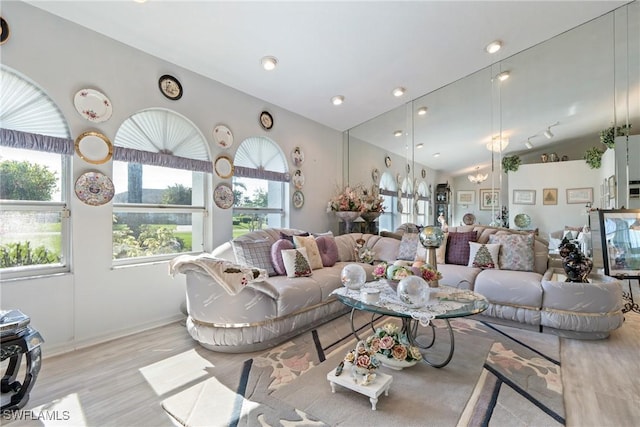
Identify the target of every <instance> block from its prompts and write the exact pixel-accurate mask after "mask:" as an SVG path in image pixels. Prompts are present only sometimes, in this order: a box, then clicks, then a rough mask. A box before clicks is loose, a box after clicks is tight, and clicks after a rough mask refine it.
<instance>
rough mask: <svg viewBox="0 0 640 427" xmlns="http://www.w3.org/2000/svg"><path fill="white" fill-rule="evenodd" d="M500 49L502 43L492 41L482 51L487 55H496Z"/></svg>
mask: <svg viewBox="0 0 640 427" xmlns="http://www.w3.org/2000/svg"><path fill="white" fill-rule="evenodd" d="M501 47H502V42H501V41H500V40H496V41H492V42H491V43H489V44H488V45H487V47H485V48H484V49H485V50H486V51H487V52H489V53H496V52H497V51H499V50H500V48H501Z"/></svg>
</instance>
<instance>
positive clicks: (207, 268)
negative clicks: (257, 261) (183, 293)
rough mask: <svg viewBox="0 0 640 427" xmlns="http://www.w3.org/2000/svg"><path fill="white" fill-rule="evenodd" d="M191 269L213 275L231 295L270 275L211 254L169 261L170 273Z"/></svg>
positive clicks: (179, 257) (183, 256)
mask: <svg viewBox="0 0 640 427" xmlns="http://www.w3.org/2000/svg"><path fill="white" fill-rule="evenodd" d="M189 270H195V271H198V270H199V271H201V272H202V271H204V272H205V273H207V274H208V275H209V276H211V277H212V278H213V279H214V280H215V281H216V282H217V283H218V284H220V286H222V288H223V289H224V290H225V291H227V293H228V294H229V295H237V294H238V293H239V292H240V291H241V290H243V289H244V287H245V286H246V285H248V284H249V283H251V282H262V281H264V280H266V279H267V278H268V277H269V276H268V275H267V271H266V270H264V269H262V268H254V267H247V266H243V265H238V264H236V263H233V262H231V261H227V260H225V259H220V258H215V257H212V256H211V255H209V254H206V253H203V254H200V255H179V256H177V257H176V258H174V259H172V260H171V262H170V263H169V274H170V275H172V276H175V274H176V273H185V272H186V271H189Z"/></svg>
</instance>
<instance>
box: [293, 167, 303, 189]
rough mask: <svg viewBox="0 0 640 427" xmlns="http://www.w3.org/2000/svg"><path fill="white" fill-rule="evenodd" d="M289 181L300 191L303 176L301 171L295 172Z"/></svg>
mask: <svg viewBox="0 0 640 427" xmlns="http://www.w3.org/2000/svg"><path fill="white" fill-rule="evenodd" d="M291 180H292V181H293V185H294V186H295V187H296V188H297V189H298V190H301V189H302V187H303V186H304V174H303V173H302V171H301V170H300V169H297V170H296V171H295V173H294V174H293V178H291Z"/></svg>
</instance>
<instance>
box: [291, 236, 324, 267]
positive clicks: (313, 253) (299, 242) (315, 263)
mask: <svg viewBox="0 0 640 427" xmlns="http://www.w3.org/2000/svg"><path fill="white" fill-rule="evenodd" d="M293 244H294V245H295V246H296V248H305V249H306V250H307V259H308V260H309V265H310V266H311V269H312V270H316V269H318V268H322V257H321V256H320V251H319V250H318V244H317V243H316V238H315V237H313V236H293Z"/></svg>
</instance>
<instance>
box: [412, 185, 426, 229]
mask: <svg viewBox="0 0 640 427" xmlns="http://www.w3.org/2000/svg"><path fill="white" fill-rule="evenodd" d="M417 196H418V198H417V199H416V203H415V205H416V222H417V224H419V225H428V224H429V191H428V188H427V183H426V182H424V181H422V182H420V183H419V184H418V191H417Z"/></svg>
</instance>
